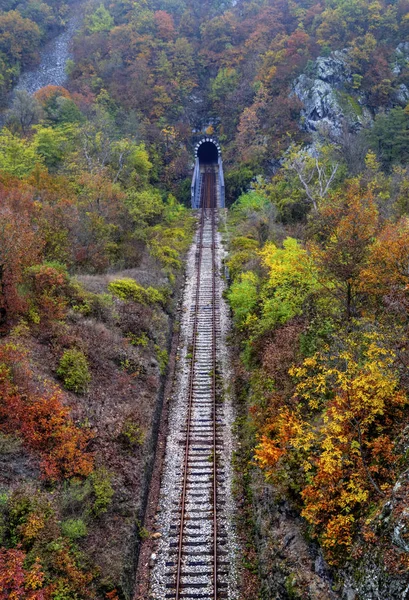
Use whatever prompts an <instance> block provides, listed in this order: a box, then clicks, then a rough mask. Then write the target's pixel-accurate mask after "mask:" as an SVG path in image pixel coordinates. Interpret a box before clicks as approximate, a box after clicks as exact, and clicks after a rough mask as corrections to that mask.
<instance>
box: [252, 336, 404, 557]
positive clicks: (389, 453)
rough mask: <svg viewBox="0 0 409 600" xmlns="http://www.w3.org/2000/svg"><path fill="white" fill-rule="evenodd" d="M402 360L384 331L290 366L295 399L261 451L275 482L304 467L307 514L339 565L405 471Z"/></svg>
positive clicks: (267, 432) (271, 424) (269, 429)
mask: <svg viewBox="0 0 409 600" xmlns="http://www.w3.org/2000/svg"><path fill="white" fill-rule="evenodd" d="M394 361H395V356H394V354H393V352H391V351H389V350H387V349H386V348H385V347H384V340H383V339H382V337H381V336H380V335H379V334H366V335H363V336H362V337H361V339H360V340H359V341H356V340H355V339H354V338H348V339H347V340H345V343H344V347H343V348H342V349H340V351H339V352H331V351H330V349H329V348H325V351H324V352H323V353H317V354H315V355H314V356H312V357H309V358H307V359H305V360H304V362H303V363H302V364H301V366H295V367H293V368H291V369H290V374H291V375H292V376H293V377H294V378H295V381H296V390H295V396H294V398H293V399H292V402H287V403H282V404H281V406H280V405H279V406H280V407H279V408H278V410H277V409H276V411H275V412H274V413H273V415H274V416H272V418H271V420H268V422H267V423H266V425H265V427H264V428H263V431H262V434H261V436H260V443H259V445H258V447H257V449H256V458H257V460H258V461H259V464H260V465H261V466H262V468H263V469H265V470H266V471H267V473H268V474H269V476H270V477H271V478H273V479H274V480H278V479H280V478H281V479H283V478H284V479H287V478H288V477H293V476H296V467H297V469H298V470H301V472H302V473H303V474H301V476H300V478H299V480H298V481H297V483H298V484H299V485H301V498H302V501H303V504H304V508H303V510H302V515H303V516H304V517H305V518H306V519H307V521H308V522H309V523H310V525H311V527H312V532H313V535H314V536H315V537H318V539H319V540H320V543H321V545H322V547H323V548H324V550H325V553H326V557H327V559H328V560H329V562H330V563H332V564H337V563H338V561H339V560H341V559H343V558H345V556H346V555H348V553H349V552H350V550H351V548H352V545H353V541H354V537H355V534H356V533H357V531H358V529H359V526H360V517H361V514H364V510H365V508H367V507H368V506H369V505H370V503H371V501H376V499H379V498H380V497H382V496H384V495H385V493H386V491H387V490H389V489H390V487H391V485H393V482H394V478H395V477H396V474H397V469H398V468H399V459H400V455H399V452H398V451H397V450H396V447H395V443H394V442H395V436H396V430H397V428H398V427H399V426H400V424H401V421H400V420H401V419H402V418H404V410H405V407H406V406H407V403H408V399H407V397H406V395H405V393H404V392H403V391H402V390H400V389H399V380H398V377H397V374H396V373H395V370H394ZM289 469H291V474H289ZM288 485H291V482H290V481H289V482H288Z"/></svg>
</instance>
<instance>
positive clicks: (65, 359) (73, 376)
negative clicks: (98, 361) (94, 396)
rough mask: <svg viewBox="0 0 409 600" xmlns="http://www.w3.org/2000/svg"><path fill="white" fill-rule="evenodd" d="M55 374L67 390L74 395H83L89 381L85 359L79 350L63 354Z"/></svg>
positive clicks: (71, 350) (72, 349)
mask: <svg viewBox="0 0 409 600" xmlns="http://www.w3.org/2000/svg"><path fill="white" fill-rule="evenodd" d="M57 373H58V375H59V377H61V379H62V380H63V382H64V385H65V387H66V388H67V390H71V391H72V392H75V393H76V394H82V393H84V392H85V391H86V390H87V387H88V384H89V383H90V381H91V374H90V372H89V366H88V361H87V357H86V356H85V354H84V353H83V352H82V351H81V350H77V349H76V348H71V349H70V350H66V351H65V352H64V354H63V355H62V357H61V360H60V364H59V366H58V369H57Z"/></svg>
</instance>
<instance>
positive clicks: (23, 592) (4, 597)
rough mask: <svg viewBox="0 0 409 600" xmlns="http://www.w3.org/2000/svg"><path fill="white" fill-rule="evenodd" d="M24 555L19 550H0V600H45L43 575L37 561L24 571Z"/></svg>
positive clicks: (45, 592) (46, 596)
mask: <svg viewBox="0 0 409 600" xmlns="http://www.w3.org/2000/svg"><path fill="white" fill-rule="evenodd" d="M25 558H26V555H25V553H24V552H23V551H22V550H21V549H20V548H13V549H11V550H6V549H5V548H0V600H46V599H47V598H49V597H50V596H49V594H48V593H47V589H44V588H43V582H44V573H43V571H42V568H41V564H40V561H39V559H36V561H35V562H34V564H33V565H32V566H31V567H30V568H29V569H26V568H25V567H24V561H25Z"/></svg>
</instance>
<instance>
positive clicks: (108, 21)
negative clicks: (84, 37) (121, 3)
mask: <svg viewBox="0 0 409 600" xmlns="http://www.w3.org/2000/svg"><path fill="white" fill-rule="evenodd" d="M113 25H114V20H113V18H112V16H111V14H110V12H109V11H108V10H107V9H106V8H105V6H104V5H103V4H100V5H99V6H98V8H97V9H96V10H95V12H93V13H91V14H89V15H88V16H87V17H86V19H85V26H86V28H87V29H88V31H89V32H90V33H102V32H104V31H110V29H112V27H113Z"/></svg>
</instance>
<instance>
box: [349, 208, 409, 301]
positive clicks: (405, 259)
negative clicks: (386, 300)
mask: <svg viewBox="0 0 409 600" xmlns="http://www.w3.org/2000/svg"><path fill="white" fill-rule="evenodd" d="M408 238H409V220H408V218H402V219H401V220H400V221H399V222H398V223H387V224H386V225H385V226H384V228H383V229H382V231H381V232H380V234H379V235H378V237H377V239H376V241H375V242H374V244H373V245H372V247H371V249H370V253H369V258H368V265H367V266H366V267H365V268H364V269H363V270H362V271H361V274H360V289H361V290H362V291H363V292H365V293H367V294H370V295H374V296H377V297H380V296H385V295H386V294H389V293H392V294H407V293H408V291H409V287H408V286H409V245H408Z"/></svg>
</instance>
